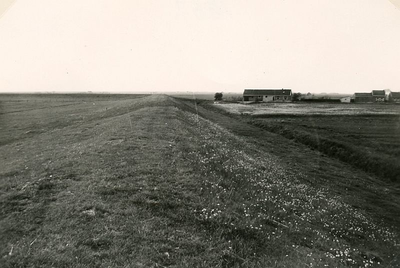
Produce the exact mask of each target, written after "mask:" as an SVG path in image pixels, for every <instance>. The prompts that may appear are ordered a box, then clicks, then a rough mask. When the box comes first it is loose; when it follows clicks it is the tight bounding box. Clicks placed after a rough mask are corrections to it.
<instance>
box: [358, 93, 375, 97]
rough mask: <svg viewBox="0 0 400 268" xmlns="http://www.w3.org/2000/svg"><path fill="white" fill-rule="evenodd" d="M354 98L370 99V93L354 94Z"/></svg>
mask: <svg viewBox="0 0 400 268" xmlns="http://www.w3.org/2000/svg"><path fill="white" fill-rule="evenodd" d="M354 97H372V94H371V93H354Z"/></svg>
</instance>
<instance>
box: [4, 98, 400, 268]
mask: <svg viewBox="0 0 400 268" xmlns="http://www.w3.org/2000/svg"><path fill="white" fill-rule="evenodd" d="M0 98H1V99H0V105H1V106H0V107H1V110H0V123H1V124H0V126H1V129H0V155H1V158H2V161H1V162H0V266H1V267H188V266H192V267H346V266H348V267H398V266H399V265H400V254H399V251H400V247H399V232H400V229H399V226H400V213H399V206H400V189H399V188H398V186H396V185H397V184H394V183H392V182H390V181H385V180H382V179H381V178H380V177H379V176H377V175H373V174H371V173H367V172H364V171H363V170H362V169H360V168H357V167H354V166H352V165H348V164H346V163H344V162H343V161H341V160H338V159H336V158H335V157H330V156H327V155H325V154H322V153H321V152H320V151H318V150H315V149H314V150H312V149H310V148H309V146H307V145H304V144H303V143H299V142H298V141H296V140H293V139H292V140H290V139H287V138H286V137H284V136H283V135H281V134H277V133H273V132H272V131H270V130H268V129H265V128H263V127H260V126H258V125H255V124H254V122H253V120H256V121H257V120H269V119H266V118H252V119H250V120H249V118H248V116H244V117H242V116H240V115H231V114H225V113H224V112H222V111H221V110H220V109H218V108H215V106H212V105H210V104H208V103H207V102H201V101H199V102H198V103H196V102H194V101H193V100H185V99H178V98H173V97H168V96H163V95H151V96H144V95H142V96H135V95H125V96H122V95H119V96H114V95H112V96H110V95H100V96H97V95H95V96H93V95H84V96H78V95H76V96H70V95H58V96H56V95H54V96H53V95H51V96H50V95H45V96H35V95H29V96H27V95H22V96H10V95H7V96H6V95H0ZM273 120H276V118H274V119H273ZM279 120H283V119H282V118H280V119H279ZM284 120H287V119H284ZM295 120H296V119H293V122H297V123H298V124H299V125H300V124H301V123H300V121H295ZM262 122H264V121H262ZM274 123H275V122H274ZM276 123H277V122H276ZM321 126H323V124H322V123H321ZM304 129H308V128H307V127H306V126H304ZM335 131H336V130H335ZM328 132H329V131H328ZM321 135H322V134H321ZM371 139H372V140H375V139H376V137H375V138H371ZM395 153H396V152H395V151H393V154H395Z"/></svg>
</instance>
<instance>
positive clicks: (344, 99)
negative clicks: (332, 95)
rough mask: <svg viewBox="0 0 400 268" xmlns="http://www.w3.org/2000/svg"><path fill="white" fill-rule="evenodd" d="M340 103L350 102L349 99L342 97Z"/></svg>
mask: <svg viewBox="0 0 400 268" xmlns="http://www.w3.org/2000/svg"><path fill="white" fill-rule="evenodd" d="M340 102H343V103H350V102H351V97H344V98H341V99H340Z"/></svg>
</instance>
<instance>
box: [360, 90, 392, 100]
mask: <svg viewBox="0 0 400 268" xmlns="http://www.w3.org/2000/svg"><path fill="white" fill-rule="evenodd" d="M385 99H386V94H385V90H372V92H371V93H354V102H356V103H363V102H364V103H374V102H385Z"/></svg>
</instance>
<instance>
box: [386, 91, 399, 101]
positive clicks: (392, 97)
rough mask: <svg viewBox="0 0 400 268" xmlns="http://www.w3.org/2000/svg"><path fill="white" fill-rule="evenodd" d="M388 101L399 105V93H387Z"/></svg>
mask: <svg viewBox="0 0 400 268" xmlns="http://www.w3.org/2000/svg"><path fill="white" fill-rule="evenodd" d="M389 101H390V102H396V103H400V92H390V93H389Z"/></svg>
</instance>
